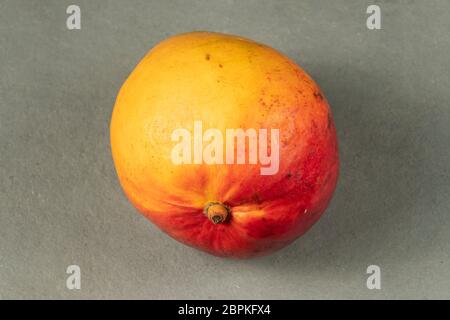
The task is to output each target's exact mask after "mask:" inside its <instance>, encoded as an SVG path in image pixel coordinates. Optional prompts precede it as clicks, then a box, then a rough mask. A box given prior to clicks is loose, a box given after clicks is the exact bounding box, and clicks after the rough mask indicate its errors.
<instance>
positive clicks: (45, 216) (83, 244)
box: [0, 0, 450, 299]
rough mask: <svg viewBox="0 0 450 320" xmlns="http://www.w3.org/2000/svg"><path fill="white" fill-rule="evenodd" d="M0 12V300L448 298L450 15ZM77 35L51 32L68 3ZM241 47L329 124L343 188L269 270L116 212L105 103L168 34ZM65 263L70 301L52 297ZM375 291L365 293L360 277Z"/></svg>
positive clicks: (15, 4) (20, 4) (128, 210)
mask: <svg viewBox="0 0 450 320" xmlns="http://www.w3.org/2000/svg"><path fill="white" fill-rule="evenodd" d="M373 2H375V3H376V4H379V5H380V6H381V9H382V30H379V31H370V30H368V29H367V28H366V26H365V20H366V17H367V15H366V13H365V11H366V8H367V6H368V5H369V4H371V3H372V2H366V1H312V0H311V1H297V0H292V1H256V0H254V1H237V0H236V1H231V0H228V1H220V2H219V1H206V0H205V1H130V2H126V1H106V0H104V1H80V0H77V1H70V2H69V1H17V0H14V1H4V0H1V1H0V47H1V49H0V62H1V63H0V177H1V179H0V297H1V298H4V299H9V298H75V299H78V298H194V299H197V298H275V299H277V298H286V299H296V298H308V299H309V298H312V299H315V298H326V299H334V298H369V299H371V298H447V299H449V298H450V219H449V217H450V216H449V214H450V212H449V211H450V210H449V209H450V173H449V172H450V154H449V152H450V151H449V150H450V142H449V141H450V137H449V132H450V125H449V124H450V117H449V115H450V106H449V101H450V90H449V88H450V58H449V57H450V55H449V52H450V19H449V17H450V2H448V1H411V0H410V1H373ZM72 3H76V4H78V5H80V7H81V10H82V29H81V30H79V31H69V30H67V29H66V26H65V21H66V17H67V15H66V13H65V11H66V7H67V6H68V5H69V4H72ZM192 30H210V31H219V32H227V33H234V34H240V35H243V36H246V37H249V38H253V39H255V40H257V41H260V42H263V43H266V44H269V45H271V46H273V47H275V48H277V49H279V50H281V51H283V52H284V53H286V54H287V55H288V56H290V57H291V58H293V59H294V60H296V61H297V62H298V63H299V64H301V65H302V66H303V67H304V68H305V69H306V70H307V71H308V72H309V73H310V74H311V75H312V76H313V78H314V79H315V80H316V81H317V82H318V83H319V85H320V86H321V87H322V89H323V91H324V92H325V94H326V96H327V98H328V100H329V101H330V104H331V107H332V109H333V112H334V115H335V121H336V125H337V129H338V135H339V140H340V156H341V161H342V165H341V177H340V181H339V185H338V189H337V191H336V193H335V197H334V199H333V201H332V203H331V205H330V207H329V209H328V210H327V212H326V214H325V215H324V216H323V218H322V219H321V220H320V221H319V222H318V223H317V224H316V225H315V226H314V227H313V228H312V229H311V230H310V232H309V233H307V234H306V235H305V236H304V237H303V238H301V239H299V240H298V241H296V242H295V243H294V244H292V245H291V246H289V247H288V248H286V249H284V250H282V251H279V252H277V253H275V254H273V255H271V256H268V257H264V258H259V259H254V260H247V261H240V260H224V259H221V258H216V257H213V256H210V255H207V254H204V253H202V252H198V251H196V250H194V249H191V248H188V247H185V246H183V245H181V244H179V243H177V242H176V241H174V240H172V239H170V238H168V237H167V236H166V235H164V234H163V233H162V232H160V231H159V230H158V229H157V228H156V227H154V226H153V225H152V224H151V223H150V222H148V221H147V220H146V219H145V218H144V217H141V216H140V215H139V214H137V212H136V211H135V210H134V209H133V207H132V206H131V205H130V204H129V203H128V202H127V200H126V199H125V197H124V195H123V193H122V191H121V189H120V187H119V185H118V181H117V179H116V175H115V171H114V167H113V163H112V160H111V154H110V148H109V131H108V130H109V120H110V116H111V111H112V106H113V103H114V100H115V96H116V94H117V92H118V89H119V88H120V86H121V84H122V82H123V81H124V80H125V79H126V77H127V75H128V74H129V73H130V71H131V70H132V69H133V67H134V65H135V64H136V63H137V62H138V61H139V60H140V58H141V57H142V56H143V55H144V54H145V53H146V52H147V50H148V49H150V47H152V46H153V45H154V44H156V43H157V42H158V41H160V40H161V39H163V38H165V37H166V36H168V35H171V34H175V33H179V32H186V31H192ZM70 264H78V265H80V267H81V272H82V283H81V285H82V288H81V290H79V291H69V290H67V289H66V286H65V281H66V276H67V275H66V273H65V271H66V267H67V266H68V265H70ZM370 264H376V265H379V266H380V267H381V271H382V289H381V290H368V289H367V288H366V285H365V284H366V277H367V275H366V273H365V272H366V268H367V266H368V265H370Z"/></svg>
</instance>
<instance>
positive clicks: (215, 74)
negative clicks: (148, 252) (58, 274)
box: [110, 32, 339, 258]
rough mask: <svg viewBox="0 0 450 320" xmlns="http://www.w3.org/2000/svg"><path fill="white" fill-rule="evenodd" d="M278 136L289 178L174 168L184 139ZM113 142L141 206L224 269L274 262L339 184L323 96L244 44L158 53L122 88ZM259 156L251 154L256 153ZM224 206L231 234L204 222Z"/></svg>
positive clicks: (212, 40) (211, 39) (291, 67)
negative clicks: (183, 133) (208, 207)
mask: <svg viewBox="0 0 450 320" xmlns="http://www.w3.org/2000/svg"><path fill="white" fill-rule="evenodd" d="M196 120H201V121H202V122H203V127H204V128H205V129H206V128H217V129H219V130H221V131H222V132H225V130H226V129H227V128H243V129H244V130H245V129H247V128H255V129H259V128H269V129H270V128H278V129H279V130H280V168H279V171H278V173H277V174H275V175H270V176H263V175H261V174H260V166H259V165H250V164H244V165H242V164H240V165H226V164H224V165H206V164H201V165H175V164H174V163H173V162H172V160H171V158H170V156H171V150H172V148H173V146H174V142H173V141H171V133H172V132H173V130H175V129H177V128H187V129H188V130H190V131H191V132H193V124H194V121H196ZM110 139H111V148H112V155H113V159H114V164H115V167H116V170H117V174H118V177H119V180H120V184H121V186H122V188H123V190H124V192H125V194H126V196H127V197H128V199H129V200H130V201H131V202H132V203H133V205H134V206H135V207H136V208H137V209H138V210H139V211H140V212H141V213H142V214H143V215H144V216H146V217H147V218H149V219H150V220H151V221H152V222H153V223H155V224H156V225H157V226H158V227H159V228H161V229H162V230H163V231H164V232H166V233H167V234H168V235H170V236H171V237H173V238H175V239H176V240H178V241H181V242H183V243H185V244H187V245H189V246H192V247H195V248H198V249H201V250H204V251H206V252H209V253H211V254H214V255H217V256H224V257H237V258H247V257H253V256H260V255H264V254H268V253H270V252H273V251H274V250H277V249H279V248H281V247H283V246H285V245H287V244H289V243H290V242H292V241H293V240H295V239H296V238H298V237H299V236H301V235H302V234H304V233H305V232H306V231H307V230H308V229H309V228H310V227H311V226H312V225H313V224H314V223H315V222H316V221H317V220H318V219H319V217H320V216H321V214H322V213H323V212H324V210H325V209H326V207H327V206H328V204H329V201H330V199H331V197H332V194H333V192H334V189H335V187H336V183H337V177H338V171H339V161H338V148H337V141H336V131H335V126H334V121H333V117H332V114H331V111H330V108H329V106H328V103H327V100H326V98H325V97H324V95H323V93H322V92H321V90H320V88H319V87H318V86H317V84H316V83H315V82H314V81H313V80H312V79H311V78H310V77H309V76H308V75H307V74H306V73H305V72H304V71H303V70H302V69H301V68H300V67H299V66H298V65H297V64H295V63H294V62H293V61H291V60H290V59H289V58H287V57H286V56H284V55H283V54H281V53H279V52H278V51H276V50H274V49H272V48H270V47H268V46H265V45H263V44H259V43H256V42H254V41H251V40H248V39H244V38H241V37H238V36H232V35H226V34H220V33H212V32H191V33H185V34H180V35H175V36H172V37H170V38H168V39H166V40H164V41H162V42H160V43H159V44H158V45H156V46H155V47H154V48H153V49H151V50H150V51H149V52H148V54H147V55H146V56H145V57H144V58H143V59H142V61H141V62H140V63H139V64H138V65H137V66H136V68H135V69H134V71H133V72H132V73H131V75H130V76H129V78H128V79H127V80H126V82H125V83H124V84H123V86H122V88H121V90H120V92H119V94H118V97H117V100H116V103H115V106H114V110H113V115H112V120H111V125H110ZM246 151H248V150H246ZM210 201H220V202H223V203H225V204H226V205H228V206H229V207H230V209H231V212H230V218H229V219H228V221H227V222H226V223H221V224H217V225H215V224H213V223H211V221H209V220H208V219H207V217H206V216H205V214H204V212H203V208H204V206H205V204H206V203H208V202H210Z"/></svg>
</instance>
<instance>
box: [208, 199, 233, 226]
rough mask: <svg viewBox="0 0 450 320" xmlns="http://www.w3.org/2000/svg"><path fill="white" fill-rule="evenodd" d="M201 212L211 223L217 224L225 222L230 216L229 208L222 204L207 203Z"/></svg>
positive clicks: (216, 202)
mask: <svg viewBox="0 0 450 320" xmlns="http://www.w3.org/2000/svg"><path fill="white" fill-rule="evenodd" d="M203 212H204V213H205V215H206V216H207V217H208V219H209V220H210V221H211V222H212V223H214V224H218V223H222V222H225V221H226V220H227V218H228V215H229V214H230V208H229V207H227V206H226V205H224V204H223V203H222V202H218V201H215V202H208V203H207V204H206V206H205V209H204V210H203Z"/></svg>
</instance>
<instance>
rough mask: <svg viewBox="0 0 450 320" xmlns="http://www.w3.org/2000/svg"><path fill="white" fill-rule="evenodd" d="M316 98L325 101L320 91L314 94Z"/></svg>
mask: <svg viewBox="0 0 450 320" xmlns="http://www.w3.org/2000/svg"><path fill="white" fill-rule="evenodd" d="M314 97H316V98H318V99H320V100H323V96H322V94H321V93H320V92H319V91H317V92H314Z"/></svg>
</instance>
